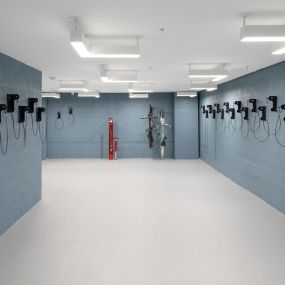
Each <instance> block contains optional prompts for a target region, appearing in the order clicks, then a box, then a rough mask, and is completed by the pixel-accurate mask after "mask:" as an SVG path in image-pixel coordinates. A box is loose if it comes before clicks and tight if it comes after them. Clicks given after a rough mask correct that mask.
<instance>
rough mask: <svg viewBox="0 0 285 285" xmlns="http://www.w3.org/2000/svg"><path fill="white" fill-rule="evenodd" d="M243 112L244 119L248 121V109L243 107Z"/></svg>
mask: <svg viewBox="0 0 285 285" xmlns="http://www.w3.org/2000/svg"><path fill="white" fill-rule="evenodd" d="M241 111H242V112H244V117H243V119H244V120H246V121H248V107H242V108H241Z"/></svg>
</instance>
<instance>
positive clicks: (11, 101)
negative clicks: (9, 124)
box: [7, 94, 20, 113]
mask: <svg viewBox="0 0 285 285" xmlns="http://www.w3.org/2000/svg"><path fill="white" fill-rule="evenodd" d="M19 98H20V96H19V95H18V94H7V113H13V112H14V111H15V101H17V100H19Z"/></svg>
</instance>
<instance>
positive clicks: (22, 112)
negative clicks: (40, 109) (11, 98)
mask: <svg viewBox="0 0 285 285" xmlns="http://www.w3.org/2000/svg"><path fill="white" fill-rule="evenodd" d="M28 111H29V106H19V117H18V122H19V123H24V122H25V114H26V112H28Z"/></svg>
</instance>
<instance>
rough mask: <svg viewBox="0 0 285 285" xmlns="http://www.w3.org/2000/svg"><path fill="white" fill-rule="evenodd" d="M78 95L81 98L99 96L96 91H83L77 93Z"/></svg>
mask: <svg viewBox="0 0 285 285" xmlns="http://www.w3.org/2000/svg"><path fill="white" fill-rule="evenodd" d="M78 97H82V98H100V94H99V93H98V92H91V91H90V92H83V93H78Z"/></svg>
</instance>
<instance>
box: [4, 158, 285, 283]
mask: <svg viewBox="0 0 285 285" xmlns="http://www.w3.org/2000/svg"><path fill="white" fill-rule="evenodd" d="M0 284H1V285H91V284H92V285H94V284H98V285H192V284H193V285H269V284H270V285H271V284H272V285H284V284H285V216H284V215H282V214H281V213H279V212H278V211H276V210H275V209H273V208H272V207H270V206H269V205H267V204H266V203H265V202H263V201H262V200H260V199H258V198H256V197H255V196H253V195H252V194H250V193H249V192H247V191H245V190H243V189H242V188H241V187H239V186H237V185H236V184H234V183H233V182H231V181H230V180H228V179H227V178H225V177H224V176H222V175H221V174H219V173H218V172H216V171H215V170H213V169H212V168H210V167H209V166H207V165H206V164H204V163H203V162H201V161H174V160H173V161H172V160H168V161H159V160H134V159H132V160H119V161H114V162H109V161H104V160H49V161H45V162H44V164H43V200H42V201H41V202H40V203H39V204H38V205H37V206H35V207H34V208H33V209H32V210H31V211H30V212H29V213H27V214H26V215H25V216H24V217H23V218H22V219H21V220H20V221H18V222H17V223H16V224H15V225H14V226H13V227H12V228H11V229H10V230H9V231H8V232H7V233H5V234H4V235H2V236H1V237H0Z"/></svg>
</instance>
